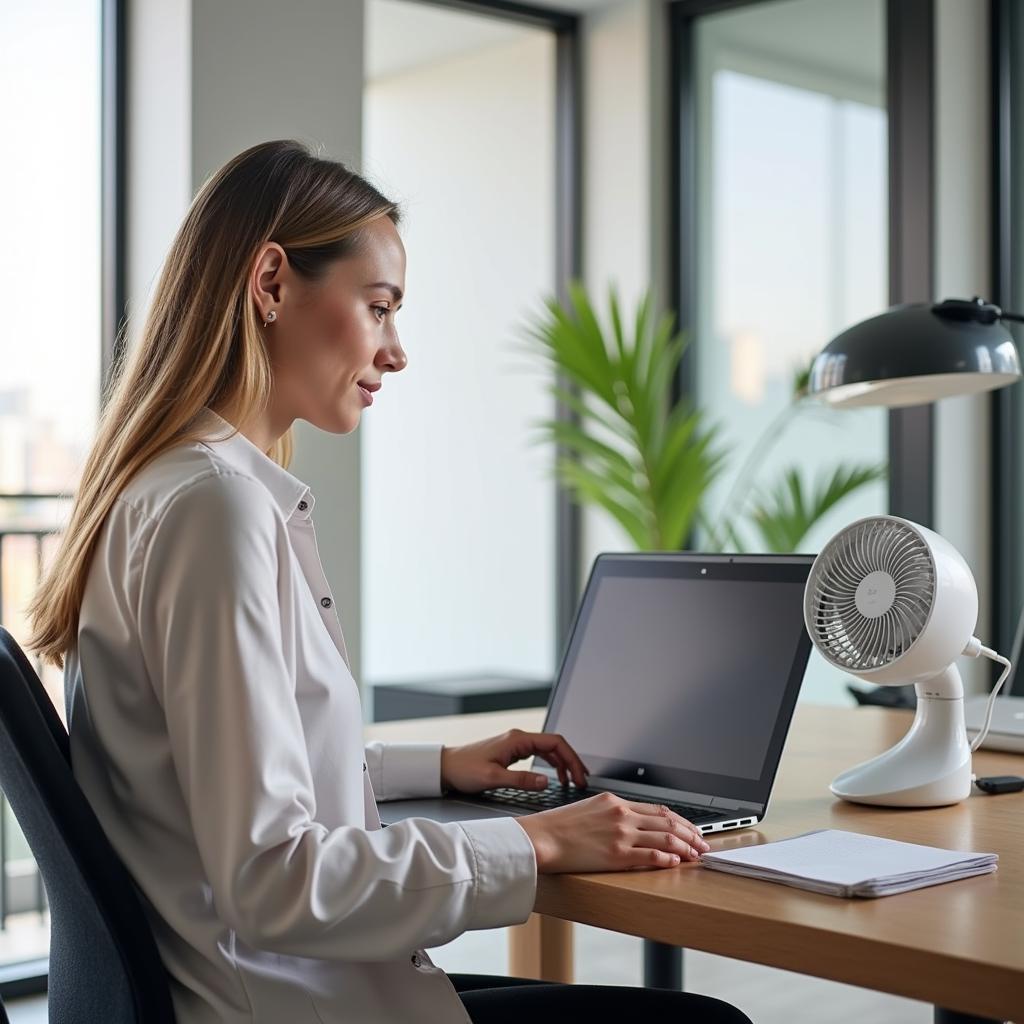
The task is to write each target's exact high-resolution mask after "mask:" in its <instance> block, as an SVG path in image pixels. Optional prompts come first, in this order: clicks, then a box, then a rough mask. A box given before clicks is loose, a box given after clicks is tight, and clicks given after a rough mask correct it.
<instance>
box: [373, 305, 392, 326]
mask: <svg viewBox="0 0 1024 1024" xmlns="http://www.w3.org/2000/svg"><path fill="white" fill-rule="evenodd" d="M370 308H371V309H372V310H373V313H374V316H376V317H377V321H378V322H379V323H384V317H386V316H387V315H388V313H389V312H390V310H389V309H388V307H387V306H371V307H370ZM382 314H383V315H382Z"/></svg>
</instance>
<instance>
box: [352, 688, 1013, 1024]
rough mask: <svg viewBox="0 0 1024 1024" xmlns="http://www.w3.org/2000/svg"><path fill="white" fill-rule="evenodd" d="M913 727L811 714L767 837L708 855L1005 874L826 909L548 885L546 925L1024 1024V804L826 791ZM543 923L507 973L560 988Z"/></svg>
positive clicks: (417, 730)
mask: <svg viewBox="0 0 1024 1024" xmlns="http://www.w3.org/2000/svg"><path fill="white" fill-rule="evenodd" d="M542 718H543V715H542V713H541V712H539V711H511V712H496V713H492V714H484V715H465V716H462V717H460V718H438V719H420V720H418V721H414V722H401V723H383V724H379V725H373V726H369V727H367V734H368V736H369V737H370V738H374V739H385V740H403V739H412V738H414V737H415V738H418V739H421V740H425V739H436V740H439V741H440V742H443V743H448V744H454V743H460V742H465V741H467V740H469V739H478V738H480V737H482V736H487V735H491V734H493V733H496V732H501V731H502V730H503V729H507V728H510V727H512V726H519V727H520V728H524V729H539V728H540V725H541V721H542ZM909 722H910V713H909V712H896V711H889V710H883V709H878V708H856V709H854V708H851V709H846V708H824V707H816V706H813V705H801V706H799V707H798V709H797V714H796V717H795V719H794V722H793V728H792V730H791V731H790V735H789V739H788V742H787V744H786V749H785V752H784V754H783V758H782V765H781V768H780V771H779V778H778V780H777V782H776V785H775V790H774V796H773V799H772V803H771V806H770V807H769V810H768V816H767V819H766V820H765V822H764V823H763V824H762V825H761V826H759V827H758V828H756V829H744V830H742V831H739V832H735V833H728V834H726V835H725V836H722V837H719V838H717V839H711V838H709V842H710V843H711V846H712V849H728V848H733V847H736V846H744V845H749V844H752V843H755V844H756V843H763V842H768V841H771V840H775V839H780V838H783V837H786V836H792V835H796V834H798V833H801V832H807V831H810V830H811V829H816V828H838V829H846V830H847V831H851V832H865V833H870V834H873V835H881V836H887V837H889V838H892V839H902V840H905V841H907V842H918V843H925V844H929V845H933V846H943V847H950V848H953V849H962V850H977V851H984V852H989V851H992V852H995V853H998V854H999V858H1000V859H999V870H998V871H997V872H995V873H994V874H992V875H985V876H982V877H979V878H971V879H965V880H963V881H959V882H953V883H950V884H947V885H940V886H933V887H931V888H928V889H921V890H918V891H915V892H909V893H903V894H901V895H899V896H891V897H886V898H883V899H879V900H844V899H837V898H835V897H831V896H820V895H817V894H815V893H809V892H803V891H801V890H797V889H791V888H788V887H786V886H782V885H773V884H771V883H768V882H760V881H755V880H752V879H746V878H737V877H734V876H730V875H725V874H720V873H715V874H712V873H711V872H710V871H705V870H703V869H701V868H700V867H699V866H698V865H687V866H684V867H682V868H679V869H677V870H668V871H659V872H643V873H641V872H624V873H618V874H603V875H602V874H595V875H560V876H552V875H547V876H543V877H542V878H541V879H540V881H539V885H538V889H537V902H536V910H537V912H538V914H541V915H546V918H547V919H550V918H555V919H560V920H561V921H568V922H571V921H578V922H580V923H582V924H590V925H596V926H597V927H600V928H607V929H611V930H613V931H618V932H625V933H627V934H629V935H637V936H640V937H643V938H647V939H653V940H656V941H658V942H663V943H668V944H671V945H674V946H680V947H686V948H690V949H700V950H704V951H706V952H709V953H717V954H719V955H722V956H729V957H735V958H738V959H740V960H750V961H753V962H756V963H762V964H767V965H769V966H772V967H781V968H784V969H786V970H791V971H799V972H801V973H803V974H811V975H815V976H817V977H820V978H829V979H832V980H834V981H842V982H847V983H849V984H853V985H860V986H863V987H865V988H871V989H876V990H879V991H883V992H891V993H893V994H896V995H902V996H907V997H909V998H911V999H919V1000H923V1001H925V1002H930V1003H934V1004H936V1005H937V1006H942V1007H945V1008H948V1009H951V1010H958V1011H961V1012H963V1013H972V1014H978V1015H980V1016H985V1017H992V1018H998V1019H1011V1020H1017V1021H1018V1022H1022V1024H1024V793H1017V794H1008V795H1005V796H996V797H991V796H984V795H980V794H978V795H974V796H972V797H971V798H970V799H969V800H966V801H964V802H963V803H961V804H959V805H957V806H955V807H947V808H939V809H934V810H915V811H900V810H891V809H885V808H870V807H859V806H856V805H853V804H847V803H843V802H842V801H839V800H836V799H834V798H833V797H832V795H831V794H830V793H829V791H828V783H829V781H830V780H831V779H832V778H833V776H835V775H836V774H837V773H838V772H839V771H841V770H842V769H844V768H848V767H850V766H851V765H853V764H855V763H856V762H858V761H861V760H864V759H866V758H868V757H871V756H873V755H874V754H877V753H880V752H881V751H882V750H885V749H887V748H888V747H889V746H891V745H892V744H893V743H894V742H896V740H897V739H899V737H900V736H901V735H902V734H903V733H904V732H905V731H906V728H907V726H908V724H909ZM1022 769H1024V757H1021V756H1020V755H1015V754H995V753H989V752H983V753H980V754H978V755H976V758H975V770H976V771H977V772H978V774H981V775H1019V774H1022ZM547 919H540V920H532V921H531V923H530V924H529V925H524V926H523V927H522V929H516V930H514V931H516V932H517V933H518V935H519V939H518V940H516V941H515V942H514V944H513V947H512V953H513V962H512V972H511V973H513V974H519V973H522V974H525V975H527V976H536V975H535V971H533V970H530V969H529V967H530V966H531V965H536V964H537V963H546V964H548V965H549V970H548V972H547V976H548V977H549V978H550V979H551V980H557V979H556V978H554V977H552V976H551V975H552V972H551V970H550V965H551V964H555V965H559V964H562V965H569V964H571V954H569V953H567V947H566V943H567V942H569V941H571V933H570V932H569V930H568V929H567V928H566V927H564V926H559V925H557V924H555V923H553V922H551V921H550V920H547ZM552 942H553V943H554V948H548V947H549V946H550V945H551V943H552ZM537 946H539V947H540V948H539V949H538V948H537ZM569 948H571V947H569ZM528 958H529V959H528ZM524 965H525V968H526V969H524ZM558 973H562V974H563V975H564V974H568V973H569V972H568V971H567V970H566V969H565V968H563V969H562V970H561V971H560V972H558ZM565 980H571V979H570V978H568V977H567V978H565Z"/></svg>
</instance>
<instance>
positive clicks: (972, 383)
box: [808, 298, 1024, 409]
mask: <svg viewBox="0 0 1024 1024" xmlns="http://www.w3.org/2000/svg"><path fill="white" fill-rule="evenodd" d="M1004 320H1015V321H1018V322H1022V323H1024V315H1021V314H1019V313H1005V312H1003V310H1001V309H1000V308H999V307H998V306H994V305H992V304H991V303H989V302H983V301H982V300H981V299H979V298H974V299H944V300H943V301H942V302H936V303H934V304H932V305H929V304H928V303H918V304H914V305H907V306H894V307H893V308H892V309H890V310H889V311H888V312H886V313H882V314H881V315H879V316H873V317H871V318H870V319H869V320H862V321H861V322H860V323H858V324H854V325H853V326H852V327H849V328H847V329H846V330H845V331H843V333H842V334H840V335H839V336H838V337H836V338H834V339H833V340H832V341H831V342H829V344H828V345H826V346H825V348H824V349H823V350H822V352H821V353H820V354H819V355H818V356H817V357H816V358H815V360H814V362H813V363H812V364H811V376H810V382H809V385H808V393H809V394H811V395H816V396H818V397H819V398H821V399H822V400H823V401H825V402H827V403H828V404H829V405H832V406H835V407H836V408H846V409H853V408H858V407H860V406H868V405H882V406H888V407H889V408H899V407H901V406H905V405H920V404H922V403H924V402H934V401H936V400H937V399H939V398H947V397H949V396H950V395H974V394H979V393H980V392H982V391H991V390H993V389H995V388H1001V387H1003V386H1004V385H1006V384H1013V383H1015V382H1016V381H1018V380H1020V378H1021V369H1020V357H1019V356H1018V354H1017V346H1016V345H1015V344H1014V342H1013V336H1012V335H1011V334H1010V332H1009V330H1008V329H1007V328H1006V327H1005V326H1004V324H1003V321H1004Z"/></svg>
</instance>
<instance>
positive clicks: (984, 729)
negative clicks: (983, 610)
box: [971, 637, 1012, 754]
mask: <svg viewBox="0 0 1024 1024" xmlns="http://www.w3.org/2000/svg"><path fill="white" fill-rule="evenodd" d="M971 639H972V640H973V639H974V638H973V637H972V638H971ZM978 646H979V648H980V650H979V651H978V654H981V655H984V656H985V657H986V658H989V659H990V660H991V661H998V662H999V664H1000V665H1002V666H1003V671H1002V674H1001V675H1000V676H999V679H998V681H997V682H996V685H995V686H994V687H993V688H992V692H991V693H990V694H989V697H988V705H987V706H986V708H985V721H984V722H982V725H981V731H980V732H979V733H978V735H977V736H975V737H974V740H973V741H972V743H971V753H972V754H973V753H974V751H975V750H977V749H978V747H980V746H981V745H982V743H984V742H985V737H986V736H987V735H988V730H989V726H990V725H991V724H992V712H993V710H994V709H995V703H996V697H997V696H998V694H999V691H1000V690H1001V689H1002V686H1003V683H1005V682H1006V677H1007V676H1008V675H1009V674H1010V669H1011V668H1012V665H1011V664H1010V659H1009V658H1004V657H1003V656H1002V655H1001V654H997V653H996V652H995V651H993V650H992V648H991V647H982V646H981V645H980V644H979V645H978ZM975 657H977V655H975Z"/></svg>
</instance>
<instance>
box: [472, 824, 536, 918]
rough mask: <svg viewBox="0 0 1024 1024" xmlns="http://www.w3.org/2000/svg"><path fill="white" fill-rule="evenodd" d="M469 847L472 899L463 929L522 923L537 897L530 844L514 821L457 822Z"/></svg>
mask: <svg viewBox="0 0 1024 1024" xmlns="http://www.w3.org/2000/svg"><path fill="white" fill-rule="evenodd" d="M458 824H459V828H461V829H462V831H463V832H465V833H466V835H467V836H468V837H469V842H470V845H471V846H472V847H473V858H474V861H475V876H476V899H475V902H474V906H473V911H472V913H471V915H470V920H469V923H468V924H467V925H466V928H467V929H475V928H504V927H506V926H508V925H513V924H522V923H523V922H524V921H525V920H526V919H527V918H528V917H529V916H530V914H531V913H532V912H533V904H534V900H535V899H536V895H537V858H536V857H535V855H534V852H533V843H531V842H530V839H529V836H527V834H526V832H525V831H524V829H523V828H522V826H521V825H520V824H519V822H517V821H516V819H515V818H483V819H481V820H478V821H460V822H459V823H458Z"/></svg>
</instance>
